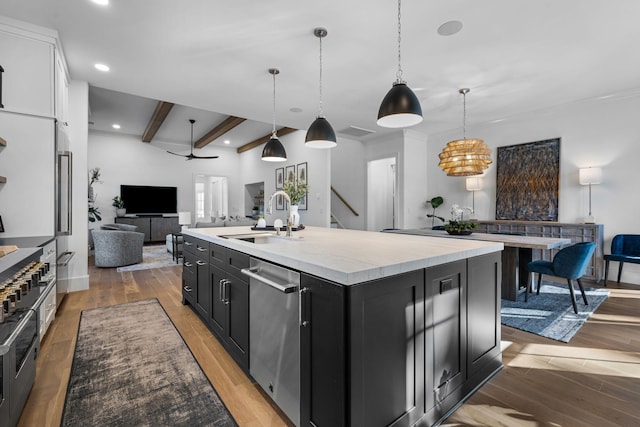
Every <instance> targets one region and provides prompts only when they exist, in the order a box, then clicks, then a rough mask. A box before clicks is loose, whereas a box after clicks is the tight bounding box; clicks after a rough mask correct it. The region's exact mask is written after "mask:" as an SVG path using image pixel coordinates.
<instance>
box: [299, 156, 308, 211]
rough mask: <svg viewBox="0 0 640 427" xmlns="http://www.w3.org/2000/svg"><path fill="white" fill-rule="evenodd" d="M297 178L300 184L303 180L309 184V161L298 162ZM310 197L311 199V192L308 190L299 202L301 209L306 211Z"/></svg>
mask: <svg viewBox="0 0 640 427" xmlns="http://www.w3.org/2000/svg"><path fill="white" fill-rule="evenodd" d="M296 179H297V180H298V184H300V183H301V182H304V183H305V184H307V185H309V169H308V168H307V162H304V163H298V164H297V165H296ZM308 199H309V193H308V192H307V193H306V195H305V196H304V197H303V198H302V199H301V200H300V202H299V203H298V210H299V211H306V210H307V209H308V206H307V200H308Z"/></svg>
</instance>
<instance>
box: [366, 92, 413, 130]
mask: <svg viewBox="0 0 640 427" xmlns="http://www.w3.org/2000/svg"><path fill="white" fill-rule="evenodd" d="M421 121H422V107H420V101H419V100H418V97H417V96H416V94H415V93H413V91H412V90H411V89H409V87H408V86H407V85H406V83H401V82H395V83H394V84H393V87H392V88H391V90H389V92H387V95H386V96H385V97H384V99H383V100H382V104H380V109H379V110H378V122H377V123H378V125H379V126H382V127H385V128H403V127H407V126H413V125H417V124H418V123H420V122H421Z"/></svg>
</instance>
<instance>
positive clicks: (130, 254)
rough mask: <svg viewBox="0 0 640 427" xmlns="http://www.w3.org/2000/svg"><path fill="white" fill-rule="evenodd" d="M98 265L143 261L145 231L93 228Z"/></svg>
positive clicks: (116, 265) (119, 265) (111, 265)
mask: <svg viewBox="0 0 640 427" xmlns="http://www.w3.org/2000/svg"><path fill="white" fill-rule="evenodd" d="M91 234H92V235H93V244H94V247H95V251H94V253H95V264H96V267H121V266H124V265H131V264H138V263H140V262H142V247H143V245H144V233H138V232H137V231H124V230H120V229H117V230H109V229H107V230H92V231H91Z"/></svg>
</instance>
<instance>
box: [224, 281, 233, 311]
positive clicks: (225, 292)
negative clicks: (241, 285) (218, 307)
mask: <svg viewBox="0 0 640 427" xmlns="http://www.w3.org/2000/svg"><path fill="white" fill-rule="evenodd" d="M229 283H231V282H230V281H229V280H227V279H224V283H223V285H224V288H222V302H224V303H225V304H226V305H229V302H230V301H229V298H227V294H228V292H227V285H228V284H229Z"/></svg>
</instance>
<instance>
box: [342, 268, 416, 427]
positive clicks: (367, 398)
mask: <svg viewBox="0 0 640 427" xmlns="http://www.w3.org/2000/svg"><path fill="white" fill-rule="evenodd" d="M347 292H348V294H349V309H350V316H349V319H350V325H351V327H350V330H351V355H350V359H351V362H350V371H351V374H350V375H351V387H350V391H351V400H350V402H351V403H350V410H351V413H350V424H351V425H357V426H373V425H384V426H390V425H393V426H394V427H395V426H411V425H413V424H415V423H416V422H417V421H418V420H419V419H420V418H421V417H422V415H424V413H425V408H424V387H425V386H424V363H425V362H424V351H425V344H424V338H423V337H424V335H423V330H424V270H418V271H413V272H410V273H405V274H400V275H397V276H392V277H389V278H385V279H381V280H377V281H375V282H369V283H365V284H362V285H354V286H351V287H349V288H347Z"/></svg>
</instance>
